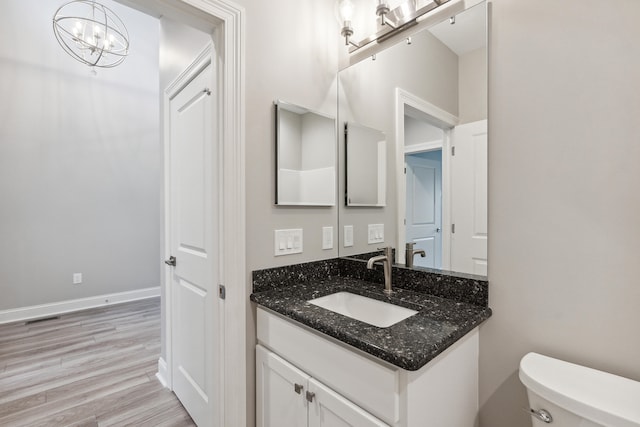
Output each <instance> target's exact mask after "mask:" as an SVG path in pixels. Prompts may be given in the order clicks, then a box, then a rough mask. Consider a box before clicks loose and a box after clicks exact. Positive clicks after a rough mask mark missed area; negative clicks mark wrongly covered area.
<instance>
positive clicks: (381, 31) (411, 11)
mask: <svg viewBox="0 0 640 427" xmlns="http://www.w3.org/2000/svg"><path fill="white" fill-rule="evenodd" d="M356 1H357V0H356ZM388 1H389V0H377V3H378V4H377V6H376V8H375V14H376V16H377V18H379V22H378V30H377V32H376V33H375V34H372V35H370V36H369V37H367V38H365V39H363V40H361V41H360V42H354V41H353V40H352V39H351V38H352V37H353V31H354V30H353V27H352V26H351V22H352V20H353V16H354V12H355V6H354V3H353V0H338V11H339V12H340V24H341V25H342V29H341V30H340V34H341V35H342V37H344V41H345V45H346V46H351V47H350V48H349V53H353V52H355V51H356V50H358V49H360V48H362V47H364V46H366V45H368V44H369V43H371V42H374V41H375V42H382V41H384V40H386V39H387V38H389V37H391V36H392V35H394V34H396V33H399V32H400V31H403V30H405V29H407V28H409V27H412V26H413V25H415V24H416V23H417V21H418V18H421V17H422V16H423V15H425V14H426V13H427V12H430V11H432V10H434V9H436V8H438V7H440V6H442V5H443V4H445V3H447V2H449V1H450V0H401V1H400V4H399V5H398V6H397V7H395V8H393V9H391V8H390V6H389V3H388ZM408 40H410V39H408ZM408 43H409V44H410V42H409V41H408Z"/></svg>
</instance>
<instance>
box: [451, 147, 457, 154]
mask: <svg viewBox="0 0 640 427" xmlns="http://www.w3.org/2000/svg"><path fill="white" fill-rule="evenodd" d="M451 155H452V156H455V155H456V147H455V146H452V147H451Z"/></svg>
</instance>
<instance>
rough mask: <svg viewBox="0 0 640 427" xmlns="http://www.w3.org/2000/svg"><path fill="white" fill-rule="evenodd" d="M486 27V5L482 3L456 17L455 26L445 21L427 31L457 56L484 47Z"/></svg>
mask: <svg viewBox="0 0 640 427" xmlns="http://www.w3.org/2000/svg"><path fill="white" fill-rule="evenodd" d="M486 27H487V15H486V5H485V3H484V2H483V3H481V4H479V5H477V6H474V7H472V8H469V9H467V10H465V11H463V12H461V13H459V14H458V15H456V17H455V24H453V25H452V24H450V23H449V20H448V19H447V20H445V21H443V22H441V23H439V24H437V25H434V26H433V27H431V28H429V31H430V32H431V34H433V35H434V36H436V37H437V38H438V39H439V40H440V41H441V42H442V43H444V44H446V45H447V46H449V49H451V50H452V51H454V52H455V53H456V54H458V56H459V55H463V54H465V53H468V52H471V51H474V50H476V49H479V48H481V47H484V46H486V44H487V31H486Z"/></svg>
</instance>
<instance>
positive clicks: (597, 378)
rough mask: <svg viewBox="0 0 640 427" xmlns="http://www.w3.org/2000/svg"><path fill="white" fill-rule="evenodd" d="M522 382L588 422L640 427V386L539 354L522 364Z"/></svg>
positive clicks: (633, 382)
mask: <svg viewBox="0 0 640 427" xmlns="http://www.w3.org/2000/svg"><path fill="white" fill-rule="evenodd" d="M520 381H522V383H523V384H524V385H525V386H526V387H527V388H528V389H529V390H530V391H532V392H534V393H536V394H537V395H539V396H540V397H542V398H544V399H546V400H548V401H550V402H552V403H554V404H556V405H558V406H560V407H561V408H564V409H566V410H567V411H569V412H573V413H574V414H576V415H578V416H580V417H582V418H585V419H587V420H590V421H593V422H597V423H599V424H603V425H605V426H615V427H640V382H637V381H633V380H630V379H628V378H624V377H620V376H617V375H613V374H609V373H606V372H602V371H598V370H595V369H591V368H587V367H584V366H580V365H575V364H573V363H569V362H564V361H562V360H558V359H553V358H551V357H547V356H543V355H541V354H537V353H529V354H527V355H526V356H524V357H523V358H522V360H521V361H520Z"/></svg>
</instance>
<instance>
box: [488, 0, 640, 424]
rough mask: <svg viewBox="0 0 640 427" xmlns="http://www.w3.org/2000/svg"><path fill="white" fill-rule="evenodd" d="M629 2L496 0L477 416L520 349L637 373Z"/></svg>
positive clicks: (515, 411) (639, 313)
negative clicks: (485, 301)
mask: <svg viewBox="0 0 640 427" xmlns="http://www.w3.org/2000/svg"><path fill="white" fill-rule="evenodd" d="M639 17H640V2H638V1H637V0H614V1H608V2H600V1H596V0H565V1H562V2H557V1H551V0H545V1H539V0H536V1H534V0H527V1H509V0H494V1H493V16H492V25H491V31H492V34H491V38H490V40H491V42H490V60H489V70H490V74H489V77H490V81H489V83H490V84H489V99H490V105H489V230H490V231H489V233H490V236H491V238H490V239H489V279H490V293H489V295H490V301H489V302H490V306H491V307H492V308H493V310H494V315H493V317H492V318H491V319H489V320H488V321H487V322H486V324H485V325H483V326H482V327H481V334H480V346H481V349H480V358H481V360H480V396H481V407H482V410H481V415H480V420H481V425H482V426H484V427H519V426H530V424H529V420H528V416H527V415H526V414H525V413H524V412H522V411H521V408H522V407H524V406H525V402H526V400H525V399H526V397H525V389H524V387H523V386H522V385H521V384H520V383H519V381H518V379H517V369H518V363H519V360H520V358H521V357H522V356H523V355H524V354H526V353H527V352H529V351H536V352H540V353H544V354H547V355H550V356H554V357H559V358H563V359H567V360H570V361H573V362H576V363H580V364H584V365H588V366H591V367H594V368H597V369H603V370H606V371H610V372H613V373H615V374H619V375H623V376H626V377H630V378H633V379H635V380H637V381H640V364H639V363H638V360H640V334H638V325H640V310H639V309H638V303H639V302H640V285H639V282H638V278H639V277H640V263H639V262H638V259H640V229H639V228H638V218H640V197H639V196H638V190H637V187H638V183H640V167H638V159H640V143H639V141H640V121H639V120H638V117H640V85H638V83H637V80H638V76H640V50H638V46H637V42H638V39H640V27H639V26H638V18H639Z"/></svg>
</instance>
